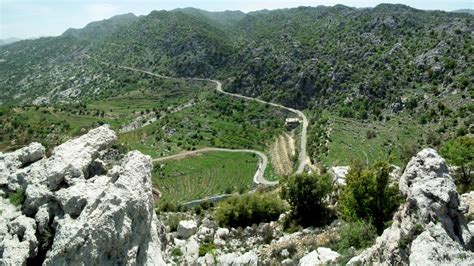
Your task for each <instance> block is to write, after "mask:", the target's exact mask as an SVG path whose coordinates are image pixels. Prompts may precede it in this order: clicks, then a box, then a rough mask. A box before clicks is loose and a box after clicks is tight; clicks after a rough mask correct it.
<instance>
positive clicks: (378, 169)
mask: <svg viewBox="0 0 474 266" xmlns="http://www.w3.org/2000/svg"><path fill="white" fill-rule="evenodd" d="M391 170H392V167H391V166H390V165H389V164H388V163H387V162H377V163H375V164H374V165H372V166H371V167H364V166H363V164H362V163H360V162H355V163H352V165H351V167H350V170H349V173H348V174H347V176H346V183H347V185H346V187H344V188H343V190H342V193H341V198H340V200H339V207H340V213H341V214H342V217H343V218H344V219H345V220H346V221H350V222H356V221H359V220H364V221H366V222H370V223H372V224H373V225H374V226H375V227H376V228H377V232H378V233H379V234H380V233H381V232H382V231H383V229H384V227H385V223H386V222H387V221H389V220H391V219H392V215H393V213H394V212H395V210H396V209H397V208H398V206H399V205H400V202H401V196H400V193H399V191H398V186H392V185H390V184H389V179H390V171H391Z"/></svg>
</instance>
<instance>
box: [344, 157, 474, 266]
mask: <svg viewBox="0 0 474 266" xmlns="http://www.w3.org/2000/svg"><path fill="white" fill-rule="evenodd" d="M399 188H400V191H401V192H402V194H403V195H404V196H405V197H406V201H405V203H404V204H403V205H402V206H401V207H400V208H399V210H398V211H397V212H396V213H395V215H394V217H393V223H392V225H391V226H390V227H389V228H387V229H386V230H385V231H384V232H383V234H382V235H381V236H380V237H378V238H377V240H376V243H375V244H374V246H372V247H370V248H368V249H367V250H365V251H364V252H362V254H360V255H359V256H357V257H354V258H352V259H351V260H350V261H349V264H379V263H380V264H387V265H393V264H414V265H418V264H424V265H428V264H431V265H440V264H458V265H461V264H464V265H470V264H473V263H474V253H473V250H474V243H473V242H474V239H473V236H472V233H471V231H470V229H469V227H468V225H467V223H466V219H465V217H464V215H463V211H462V206H461V205H460V197H459V195H458V193H457V192H456V186H455V184H454V180H453V179H452V178H451V176H450V175H449V171H448V168H447V166H446V163H445V161H444V159H443V158H441V157H440V156H439V155H438V153H437V152H436V151H435V150H433V149H424V150H422V151H420V152H419V153H418V154H417V155H416V156H415V157H413V158H412V159H411V160H410V162H409V163H408V165H407V166H406V169H405V171H404V173H403V175H402V176H401V178H400V183H399Z"/></svg>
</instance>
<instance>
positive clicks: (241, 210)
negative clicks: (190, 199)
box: [214, 192, 287, 227]
mask: <svg viewBox="0 0 474 266" xmlns="http://www.w3.org/2000/svg"><path fill="white" fill-rule="evenodd" d="M286 210H287V206H286V204H285V202H284V201H282V200H281V199H280V198H278V197H277V196H276V195H275V194H274V193H257V192H255V193H250V194H245V195H236V196H232V197H230V198H228V199H226V200H224V201H222V202H220V203H219V204H218V205H217V209H216V211H215V212H214V218H215V219H216V221H217V222H218V223H219V225H221V226H230V227H239V226H240V227H245V226H249V225H252V224H258V223H262V222H269V221H274V220H277V219H278V217H279V216H280V214H282V213H283V212H285V211H286Z"/></svg>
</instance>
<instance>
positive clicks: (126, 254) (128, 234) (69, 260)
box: [45, 152, 164, 265]
mask: <svg viewBox="0 0 474 266" xmlns="http://www.w3.org/2000/svg"><path fill="white" fill-rule="evenodd" d="M151 168H152V165H151V159H150V157H148V156H144V155H142V154H141V153H139V152H130V153H129V154H127V156H126V157H125V158H124V162H123V164H122V171H121V173H120V175H119V176H118V178H117V180H116V181H115V182H110V183H106V187H105V188H104V189H103V191H102V192H101V193H100V194H98V195H96V196H95V198H94V197H93V196H90V195H89V196H90V197H89V198H88V200H87V203H86V206H85V207H84V209H83V211H82V212H81V213H80V215H79V216H78V217H77V219H72V218H70V217H69V215H66V216H65V217H64V218H63V219H60V220H59V221H58V223H59V225H58V227H57V228H56V235H55V237H54V242H53V246H52V247H51V250H50V251H49V252H48V254H47V257H46V260H45V265H58V264H60V265H64V264H83V265H96V264H130V263H133V264H139V265H142V264H146V265H163V264H164V262H163V260H162V256H161V253H160V240H159V238H158V235H157V229H156V228H157V224H156V216H155V212H154V208H153V197H152V191H151Z"/></svg>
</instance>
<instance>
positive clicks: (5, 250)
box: [0, 215, 38, 265]
mask: <svg viewBox="0 0 474 266" xmlns="http://www.w3.org/2000/svg"><path fill="white" fill-rule="evenodd" d="M35 232H36V224H35V220H34V219H32V218H29V217H26V216H25V215H20V216H17V217H15V218H14V219H13V220H10V222H9V223H8V224H7V230H6V232H5V234H4V235H3V236H2V241H1V243H0V251H2V252H1V253H0V255H1V257H0V265H24V264H25V263H26V260H27V259H28V258H31V257H34V256H36V254H37V252H38V240H37V238H36V235H35Z"/></svg>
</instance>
